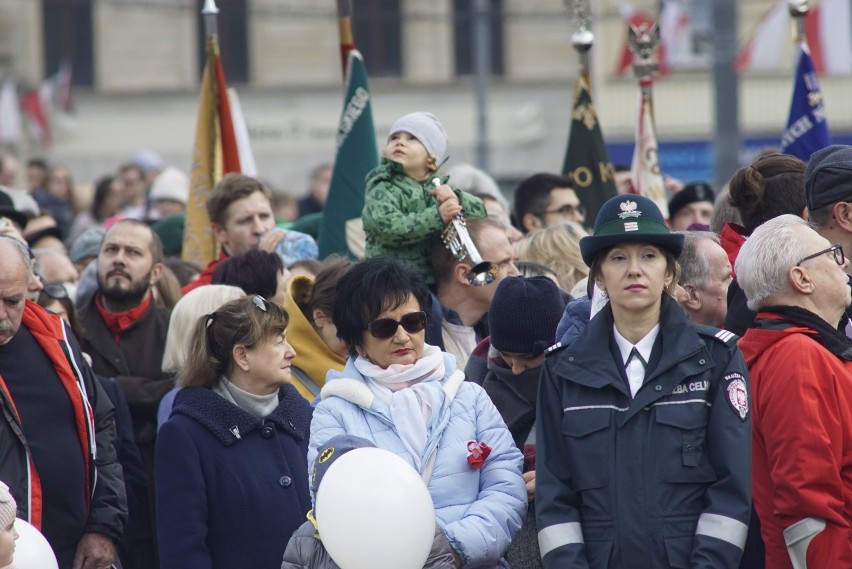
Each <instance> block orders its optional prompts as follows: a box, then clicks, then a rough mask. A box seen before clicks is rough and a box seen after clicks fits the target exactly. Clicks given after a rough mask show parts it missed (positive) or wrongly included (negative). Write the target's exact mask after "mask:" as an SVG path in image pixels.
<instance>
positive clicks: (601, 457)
mask: <svg viewBox="0 0 852 569" xmlns="http://www.w3.org/2000/svg"><path fill="white" fill-rule="evenodd" d="M611 415H612V410H610V409H582V410H577V411H568V412H566V413H565V414H564V415H563V417H562V434H563V435H564V437H565V443H566V446H567V448H568V454H569V456H568V460H569V461H570V464H571V476H572V478H573V479H574V489H575V490H587V489H590V488H602V487H604V486H607V485H609V473H608V469H607V457H608V456H609V454H610V453H609V439H610V430H609V426H610V419H611Z"/></svg>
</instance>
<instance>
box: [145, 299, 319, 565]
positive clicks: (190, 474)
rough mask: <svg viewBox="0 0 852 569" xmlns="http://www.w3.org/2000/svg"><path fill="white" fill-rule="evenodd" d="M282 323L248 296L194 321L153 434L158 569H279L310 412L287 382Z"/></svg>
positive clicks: (294, 520)
mask: <svg viewBox="0 0 852 569" xmlns="http://www.w3.org/2000/svg"><path fill="white" fill-rule="evenodd" d="M287 322H288V316H287V312H286V311H285V310H284V309H283V308H281V307H280V306H278V305H276V304H274V303H271V302H268V301H266V300H265V299H264V298H262V297H260V296H251V297H244V298H240V299H237V300H233V301H231V302H228V303H227V304H225V305H223V306H222V307H221V308H219V309H218V310H216V311H215V312H212V313H210V314H208V315H206V316H204V317H202V318H201V319H200V320H199V322H198V323H197V324H196V326H195V328H194V330H193V335H192V338H191V339H190V350H189V356H188V361H187V364H186V367H185V368H184V370H183V371H182V372H181V373H180V374H179V376H178V383H179V384H180V385H181V386H182V387H183V389H181V390H180V392H178V395H177V397H176V399H175V404H174V410H173V411H172V415H171V417H170V418H169V420H168V421H166V423H165V424H164V425H163V427H162V428H161V429H160V432H159V435H158V437H157V454H156V463H155V474H156V479H155V480H156V495H157V537H158V541H159V550H160V567H161V568H162V569H171V568H175V569H178V568H180V569H186V568H188V567H192V568H193V569H206V568H211V569H212V568H221V569H241V568H246V569H249V568H251V569H265V568H269V569H273V568H276V569H277V568H278V567H280V565H281V558H282V556H283V554H284V549H285V548H286V546H287V541H288V540H289V539H290V535H291V534H292V533H293V531H295V530H296V529H297V528H298V527H299V526H300V525H301V523H302V522H303V521H304V520H305V514H306V513H307V511H308V510H309V509H310V507H311V501H310V497H309V493H308V479H307V472H308V463H307V450H308V434H309V428H310V422H311V407H310V404H309V403H308V402H307V401H306V400H305V399H304V398H303V397H302V396H301V395H299V393H298V392H297V391H296V389H295V388H294V387H293V386H291V385H290V362H291V361H292V359H293V357H294V356H295V355H296V353H295V351H294V350H293V348H292V347H291V346H290V344H289V343H288V342H287V337H286V327H287Z"/></svg>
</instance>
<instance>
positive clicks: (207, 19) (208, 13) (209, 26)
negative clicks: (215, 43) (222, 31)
mask: <svg viewBox="0 0 852 569" xmlns="http://www.w3.org/2000/svg"><path fill="white" fill-rule="evenodd" d="M201 14H202V15H203V16H204V35H205V37H207V38H209V37H211V36H214V35H216V34H217V33H218V32H219V30H218V28H217V23H216V21H217V20H218V17H219V8H217V7H216V0H204V7H203V8H201Z"/></svg>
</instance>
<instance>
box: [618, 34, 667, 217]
mask: <svg viewBox="0 0 852 569" xmlns="http://www.w3.org/2000/svg"><path fill="white" fill-rule="evenodd" d="M627 44H628V46H629V47H630V51H632V52H633V72H634V74H635V75H636V77H637V79H638V80H639V91H640V97H639V120H638V121H637V125H636V146H635V147H634V149H633V164H632V167H631V176H632V181H633V187H634V190H636V191H638V193H640V194H641V195H644V196H645V197H647V198H650V199H651V200H653V201H654V203H656V204H657V206H658V207H659V208H660V211H661V212H662V213H663V216H664V217H666V218H668V200H667V199H666V191H665V188H664V186H663V177H662V173H661V172H660V162H659V157H658V145H657V135H656V126H655V125H654V100H653V93H652V88H653V85H654V75H655V74H656V73H657V71H658V70H659V68H660V64H659V60H658V59H657V47H658V46H659V45H660V28H659V27H658V26H657V23H656V22H653V23H652V24H650V25H648V24H645V23H643V24H641V25H639V26H633V25H631V26H630V27H629V29H628V30H627Z"/></svg>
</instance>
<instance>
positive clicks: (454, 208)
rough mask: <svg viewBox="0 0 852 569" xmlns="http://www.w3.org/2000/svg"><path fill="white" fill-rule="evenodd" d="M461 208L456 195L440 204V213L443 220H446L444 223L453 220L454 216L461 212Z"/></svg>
mask: <svg viewBox="0 0 852 569" xmlns="http://www.w3.org/2000/svg"><path fill="white" fill-rule="evenodd" d="M461 210H462V207H461V204H460V203H459V200H457V199H456V198H455V197H453V198H452V199H449V200H447V201H445V202H443V203H442V204H441V205H439V206H438V213H439V214H441V221H443V222H444V225H446V224H448V223H449V222H451V221H452V220H453V218H454V217H455V216H456V215H458V214H459V213H460V212H461Z"/></svg>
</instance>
